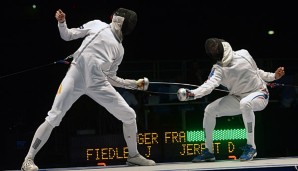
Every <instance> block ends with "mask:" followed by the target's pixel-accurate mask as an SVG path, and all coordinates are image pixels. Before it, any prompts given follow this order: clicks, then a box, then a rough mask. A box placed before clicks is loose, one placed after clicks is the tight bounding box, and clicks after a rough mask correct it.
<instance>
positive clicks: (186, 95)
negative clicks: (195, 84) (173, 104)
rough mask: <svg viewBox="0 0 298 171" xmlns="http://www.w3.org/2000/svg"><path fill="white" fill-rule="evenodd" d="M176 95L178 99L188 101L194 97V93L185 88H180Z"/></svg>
mask: <svg viewBox="0 0 298 171" xmlns="http://www.w3.org/2000/svg"><path fill="white" fill-rule="evenodd" d="M177 97H178V99H179V100H180V101H188V100H194V99H195V95H194V93H193V92H192V91H191V90H189V89H186V88H180V89H179V90H178V92H177Z"/></svg>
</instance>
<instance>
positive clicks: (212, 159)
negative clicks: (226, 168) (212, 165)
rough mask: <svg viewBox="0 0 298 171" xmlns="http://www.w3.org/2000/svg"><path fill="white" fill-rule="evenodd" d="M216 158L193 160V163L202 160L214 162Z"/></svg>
mask: <svg viewBox="0 0 298 171" xmlns="http://www.w3.org/2000/svg"><path fill="white" fill-rule="evenodd" d="M214 161H215V158H211V159H207V160H193V161H192V162H193V163H200V162H214Z"/></svg>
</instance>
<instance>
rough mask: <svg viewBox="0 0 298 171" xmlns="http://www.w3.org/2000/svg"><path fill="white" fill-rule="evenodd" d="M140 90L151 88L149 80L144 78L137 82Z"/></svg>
mask: <svg viewBox="0 0 298 171" xmlns="http://www.w3.org/2000/svg"><path fill="white" fill-rule="evenodd" d="M136 84H137V89H138V90H147V89H148V86H149V79H148V78H146V77H144V78H141V79H138V80H137V81H136Z"/></svg>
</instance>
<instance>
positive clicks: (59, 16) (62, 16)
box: [55, 9, 66, 23]
mask: <svg viewBox="0 0 298 171" xmlns="http://www.w3.org/2000/svg"><path fill="white" fill-rule="evenodd" d="M65 16H66V15H65V13H64V12H63V11H62V10H61V9H58V10H57V11H56V14H55V18H56V19H57V21H58V22H59V23H63V22H64V21H65Z"/></svg>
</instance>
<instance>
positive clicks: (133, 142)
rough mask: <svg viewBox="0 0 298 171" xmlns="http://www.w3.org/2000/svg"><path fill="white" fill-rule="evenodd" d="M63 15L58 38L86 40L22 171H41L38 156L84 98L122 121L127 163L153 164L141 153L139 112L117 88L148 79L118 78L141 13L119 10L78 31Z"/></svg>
mask: <svg viewBox="0 0 298 171" xmlns="http://www.w3.org/2000/svg"><path fill="white" fill-rule="evenodd" d="M65 16H66V15H65V13H64V12H63V11H62V10H60V9H59V10H57V11H56V14H55V18H56V19H57V21H58V29H59V32H60V36H61V38H62V39H63V40H65V41H70V40H74V39H79V38H84V40H83V42H82V44H81V46H80V47H79V48H78V50H77V51H76V52H75V53H74V54H73V55H72V56H73V60H72V62H71V65H70V68H69V70H68V71H67V73H66V75H65V77H64V79H63V80H62V82H61V84H60V87H59V89H58V91H57V94H56V96H55V99H54V103H53V105H52V108H51V109H50V110H49V111H48V115H47V117H46V118H45V121H44V122H43V123H42V124H41V125H40V126H39V127H38V129H37V130H36V132H35V134H34V137H33V140H32V143H31V146H30V149H29V151H28V153H27V155H26V157H25V160H24V162H23V164H22V167H21V170H23V171H37V170H38V167H37V166H36V165H35V163H34V158H35V156H36V154H37V153H38V151H39V150H40V149H41V148H42V147H43V145H44V144H45V143H46V142H47V140H48V138H49V137H50V134H51V132H52V130H53V128H54V127H56V126H59V124H60V122H61V121H62V118H63V117H64V116H65V113H66V112H67V111H68V110H69V109H70V107H71V106H72V104H73V103H74V102H75V101H76V100H77V99H78V98H79V97H80V96H82V95H84V94H85V95H87V96H89V97H90V98H92V99H93V100H94V101H96V102H97V103H98V104H99V105H101V106H103V107H105V108H106V109H107V110H108V111H109V112H110V113H111V114H112V115H114V116H115V117H116V118H117V119H119V120H120V121H122V123H123V134H124V139H125V141H126V144H127V147H128V152H129V155H128V158H127V164H128V165H141V166H151V165H155V162H154V161H153V160H150V159H146V158H145V157H143V156H142V155H141V154H139V152H138V149H137V124H136V113H135V111H134V110H133V109H132V108H131V107H130V106H129V105H128V104H127V103H126V101H125V100H124V99H123V97H122V96H121V95H120V94H119V93H118V92H117V91H116V90H115V88H114V87H113V86H115V87H122V88H128V89H138V90H146V89H147V88H148V84H149V81H148V79H146V78H142V79H138V80H134V79H123V78H120V77H118V76H117V70H118V66H119V65H120V64H121V61H122V59H123V56H124V47H123V45H122V41H123V38H124V36H126V35H128V34H130V33H131V32H132V31H133V30H134V28H135V26H136V23H137V14H136V13H135V12H134V11H132V10H129V9H125V8H119V9H117V10H116V11H115V12H114V13H113V16H112V21H111V23H109V24H108V23H105V22H102V21H101V20H92V21H89V22H87V23H85V24H83V25H82V26H80V27H78V28H71V29H69V28H68V27H67V24H66V17H65Z"/></svg>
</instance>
